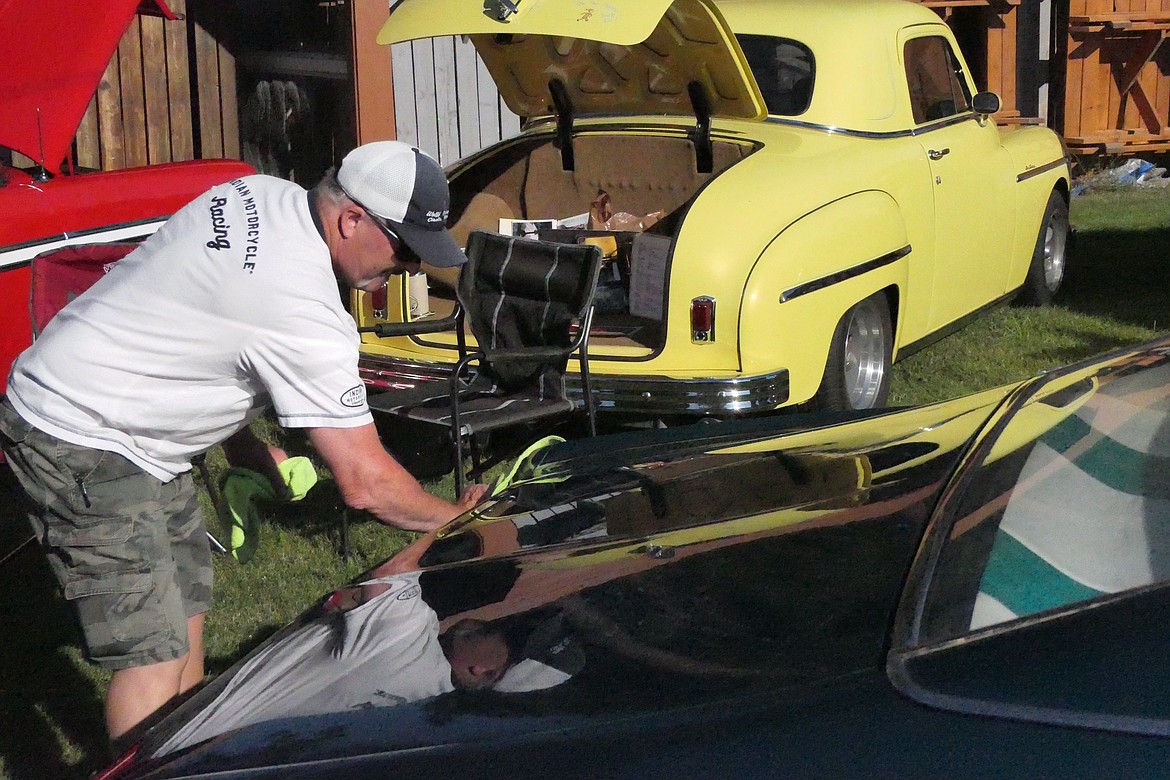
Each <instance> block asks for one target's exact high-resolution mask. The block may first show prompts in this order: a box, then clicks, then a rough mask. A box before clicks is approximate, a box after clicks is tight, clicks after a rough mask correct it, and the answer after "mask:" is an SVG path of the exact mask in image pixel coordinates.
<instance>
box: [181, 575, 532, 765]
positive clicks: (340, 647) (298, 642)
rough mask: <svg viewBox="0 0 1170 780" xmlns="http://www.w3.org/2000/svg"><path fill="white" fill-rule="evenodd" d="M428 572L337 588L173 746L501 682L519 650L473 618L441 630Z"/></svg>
mask: <svg viewBox="0 0 1170 780" xmlns="http://www.w3.org/2000/svg"><path fill="white" fill-rule="evenodd" d="M418 577H419V573H418V572H415V573H413V574H407V575H400V576H389V577H382V578H378V579H375V580H371V581H369V582H365V583H362V584H361V585H359V586H356V587H352V588H344V589H342V590H339V591H337V592H336V593H334V594H333V595H332V596H330V597H329V598H328V599H327V600H326V601H325V602H324V603H323V604H322V606H321V614H320V615H318V616H317V617H316V618H315V619H313V620H311V621H310V622H308V623H306V624H305V625H302V626H300V627H298V628H296V629H295V630H293V631H292V632H290V633H289V634H287V635H286V636H284V637H283V638H281V639H278V640H277V641H275V642H273V643H271V644H268V645H266V646H265V647H264V648H263V649H262V650H261V651H260V652H259V653H257V654H255V655H253V656H252V657H251V658H249V659H248V660H247V662H246V663H244V665H243V666H242V667H240V669H239V670H237V671H236V672H235V673H234V674H233V675H232V676H231V678H230V679H229V680H227V682H226V684H225V685H224V687H223V689H222V691H221V692H220V693H219V695H218V696H217V697H216V699H215V700H214V701H213V702H212V703H211V704H210V705H208V706H207V707H206V708H205V709H204V710H203V711H202V712H200V713H199V714H198V715H197V716H196V717H195V718H194V719H193V720H191V721H190V722H188V723H187V724H186V726H185V727H184V728H183V729H181V730H180V731H179V732H178V733H176V734H175V735H174V736H173V737H172V738H171V739H170V740H169V741H168V743H167V745H165V746H164V749H163V750H164V752H169V751H170V750H173V749H177V748H179V747H184V746H187V745H192V744H195V743H197V742H202V741H204V740H206V739H209V738H211V737H214V736H217V735H219V734H222V733H224V732H226V731H230V730H232V729H237V728H241V727H243V726H248V725H252V724H256V723H262V722H265V721H270V720H275V719H278V718H292V717H300V716H308V715H321V714H325V713H333V712H345V711H347V710H354V709H361V708H366V707H389V706H395V705H398V704H403V703H406V702H412V701H418V700H420V699H425V698H430V697H433V696H438V695H440V694H443V693H448V692H450V691H453V690H456V689H476V688H484V687H488V686H490V685H492V684H494V683H495V682H497V681H498V680H499V679H500V678H501V676H502V675H503V674H504V672H505V671H506V669H507V668H508V663H509V657H510V652H509V648H508V644H507V641H506V640H505V638H504V636H503V634H502V633H501V632H499V631H498V630H494V629H492V628H490V627H488V626H487V625H485V624H484V623H482V622H480V621H473V620H463V621H459V622H457V623H455V624H454V625H453V626H451V627H450V628H449V629H447V630H446V631H444V632H443V635H442V636H440V633H439V619H438V616H437V615H436V613H435V611H434V609H432V608H431V607H430V606H429V605H428V604H427V602H426V601H424V600H423V598H422V588H421V587H420V585H419V582H418Z"/></svg>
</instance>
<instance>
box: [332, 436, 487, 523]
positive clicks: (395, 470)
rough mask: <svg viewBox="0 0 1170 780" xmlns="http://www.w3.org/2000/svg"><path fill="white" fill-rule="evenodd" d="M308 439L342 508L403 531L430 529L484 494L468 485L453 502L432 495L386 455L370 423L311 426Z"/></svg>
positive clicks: (485, 488) (481, 490)
mask: <svg viewBox="0 0 1170 780" xmlns="http://www.w3.org/2000/svg"><path fill="white" fill-rule="evenodd" d="M309 439H310V440H311V441H312V442H313V446H314V447H316V448H317V452H318V453H320V454H321V457H322V458H323V459H324V460H325V464H326V465H327V466H328V467H329V470H330V471H331V472H332V473H333V479H334V480H335V481H336V482H337V487H338V489H339V490H340V491H341V497H342V499H343V500H344V501H345V503H346V505H347V506H350V507H353V508H354V509H364V510H365V511H367V512H369V513H370V514H372V515H374V517H376V518H378V519H379V520H381V521H382V522H383V523H386V524H387V525H392V526H395V527H396V528H402V529H404V530H406V531H423V532H426V531H433V530H435V529H437V528H440V527H442V526H444V525H446V524H447V523H448V522H450V521H451V520H453V519H455V518H456V517H458V516H459V515H461V514H463V513H464V512H466V511H467V510H468V509H470V508H471V507H473V506H475V504H477V503H478V502H479V500H480V499H481V498H483V495H484V493H485V492H486V490H487V487H486V486H484V485H472V486H471V487H469V488H468V489H467V490H465V491H464V492H463V495H462V496H460V497H459V502H458V503H455V504H452V503H451V502H449V501H444V500H443V499H441V498H439V497H438V496H434V495H431V494H430V493H428V492H427V491H425V490H423V488H422V486H421V485H420V484H419V483H418V480H416V479H415V478H414V477H413V476H411V475H410V474H409V473H408V472H407V471H406V469H404V468H403V467H402V466H401V465H400V464H399V463H398V461H396V460H395V459H394V457H393V456H392V455H391V454H390V453H388V452H387V451H386V449H385V447H383V446H382V441H381V440H380V439H379V438H378V433H377V431H376V430H375V428H374V425H373V423H369V424H367V425H361V426H358V427H356V428H310V429H309Z"/></svg>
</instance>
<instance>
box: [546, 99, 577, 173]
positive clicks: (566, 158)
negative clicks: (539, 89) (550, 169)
mask: <svg viewBox="0 0 1170 780" xmlns="http://www.w3.org/2000/svg"><path fill="white" fill-rule="evenodd" d="M548 91H549V94H551V95H552V101H553V106H554V107H555V108H556V111H557V142H558V143H559V144H560V147H561V167H562V168H563V169H564V170H566V171H571V170H573V169H574V162H573V100H572V98H570V97H569V90H567V89H565V83H564V82H563V81H561V80H560V79H553V80H552V81H550V82H549V83H548Z"/></svg>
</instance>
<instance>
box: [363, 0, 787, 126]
mask: <svg viewBox="0 0 1170 780" xmlns="http://www.w3.org/2000/svg"><path fill="white" fill-rule="evenodd" d="M445 35H467V36H470V38H471V41H472V42H473V44H474V45H475V48H476V50H477V51H478V52H479V55H480V57H481V58H482V59H483V61H484V64H485V65H486V66H487V69H488V71H489V72H490V73H491V75H492V78H493V79H494V80H495V82H496V86H497V87H498V88H499V90H500V94H501V96H502V97H503V99H504V101H505V103H507V105H508V108H510V109H511V110H512V111H513V112H514V113H516V114H517V115H519V116H522V117H527V118H529V119H531V118H534V117H540V116H548V115H551V114H556V115H557V117H558V119H559V120H560V121H561V122H565V121H570V122H571V118H572V116H574V115H597V114H600V115H647V114H649V115H678V116H696V117H697V118H698V119H699V121H700V122H703V121H706V120H707V119H709V118H710V117H721V118H735V119H762V118H763V117H764V116H765V115H766V113H767V110H766V108H765V106H764V100H763V98H762V97H761V95H760V90H759V87H758V86H757V85H756V82H755V79H754V77H753V76H752V73H751V69H750V68H749V66H748V64H747V61H746V59H745V58H744V55H743V52H742V51H741V49H740V47H739V44H738V43H737V42H736V39H735V35H734V34H733V33H732V32H731V30H730V29H729V28H728V26H727V24H726V22H725V21H724V19H723V16H722V14H720V13H719V10H718V9H717V8H716V7H715V5H714V3H713V2H710V0H673V2H672V0H607V2H604V3H588V2H576V3H566V2H563V0H487V3H486V4H485V3H484V2H483V0H458V1H457V2H452V0H399V2H397V3H395V5H394V6H393V7H392V8H391V9H390V18H389V20H388V21H387V22H386V24H385V26H383V28H382V31H381V32H380V33H379V35H378V43H382V44H390V43H399V42H402V41H408V40H413V39H416V38H433V37H439V36H445Z"/></svg>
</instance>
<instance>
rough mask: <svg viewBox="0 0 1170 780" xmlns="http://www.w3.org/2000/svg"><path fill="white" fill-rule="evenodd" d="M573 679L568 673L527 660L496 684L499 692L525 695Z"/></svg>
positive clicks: (508, 672) (514, 667)
mask: <svg viewBox="0 0 1170 780" xmlns="http://www.w3.org/2000/svg"><path fill="white" fill-rule="evenodd" d="M570 677H572V675H571V674H569V673H568V672H562V671H561V670H560V669H555V668H553V667H551V666H547V665H545V664H542V663H541V662H540V661H535V660H533V659H531V658H525V659H524V660H523V661H521V662H520V663H518V664H516V665H515V666H513V667H512V668H511V669H509V670H508V671H506V672H504V676H503V677H501V678H500V679H499V681H498V682H497V683H496V684H495V686H494V687H495V689H496V690H497V691H502V692H504V693H523V692H524V691H540V690H544V689H545V688H551V687H553V686H554V685H560V684H561V683H563V682H564V681H565V680H568V679H569V678H570Z"/></svg>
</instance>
